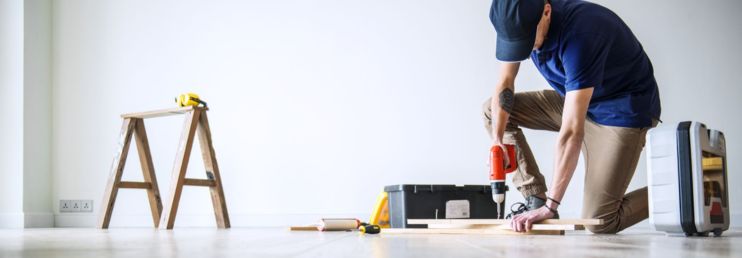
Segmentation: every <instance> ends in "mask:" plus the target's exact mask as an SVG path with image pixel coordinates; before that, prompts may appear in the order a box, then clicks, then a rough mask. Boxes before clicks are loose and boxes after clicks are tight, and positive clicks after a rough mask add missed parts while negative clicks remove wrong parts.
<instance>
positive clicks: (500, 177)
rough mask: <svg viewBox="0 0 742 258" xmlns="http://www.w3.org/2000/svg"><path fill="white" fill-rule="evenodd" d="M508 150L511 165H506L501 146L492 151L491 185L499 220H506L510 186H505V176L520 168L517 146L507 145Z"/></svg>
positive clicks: (496, 146)
mask: <svg viewBox="0 0 742 258" xmlns="http://www.w3.org/2000/svg"><path fill="white" fill-rule="evenodd" d="M505 148H506V149H507V150H508V158H509V161H510V162H508V163H509V164H505V153H503V151H502V148H500V146H498V145H495V146H492V148H491V149H490V185H492V200H494V201H495V203H496V204H497V218H498V219H504V218H505V212H504V211H505V192H506V191H507V190H508V186H507V185H506V184H505V174H507V173H511V172H513V171H515V169H517V168H518V162H517V161H516V160H515V145H511V144H505Z"/></svg>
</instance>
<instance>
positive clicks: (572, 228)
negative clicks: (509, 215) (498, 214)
mask: <svg viewBox="0 0 742 258" xmlns="http://www.w3.org/2000/svg"><path fill="white" fill-rule="evenodd" d="M428 228H434V229H445V228H449V229H455V228H458V229H502V230H510V224H501V225H476V224H470V225H463V224H428ZM584 229H585V226H582V225H560V224H534V225H533V226H532V227H531V230H569V231H575V230H584Z"/></svg>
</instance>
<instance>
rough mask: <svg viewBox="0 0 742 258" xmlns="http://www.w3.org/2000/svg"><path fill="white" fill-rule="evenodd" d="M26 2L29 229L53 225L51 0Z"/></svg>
mask: <svg viewBox="0 0 742 258" xmlns="http://www.w3.org/2000/svg"><path fill="white" fill-rule="evenodd" d="M23 2H24V10H23V11H24V26H23V27H24V49H23V55H24V62H23V85H24V87H23V145H24V148H23V171H24V173H23V197H24V201H23V213H24V217H25V222H24V224H25V226H26V227H51V226H53V225H54V224H53V223H54V214H53V213H52V202H51V198H52V189H51V186H52V184H51V181H52V179H51V176H52V174H51V145H50V144H51V122H52V117H51V102H52V98H51V91H52V89H51V35H52V32H51V27H52V26H51V7H52V3H51V0H26V1H23Z"/></svg>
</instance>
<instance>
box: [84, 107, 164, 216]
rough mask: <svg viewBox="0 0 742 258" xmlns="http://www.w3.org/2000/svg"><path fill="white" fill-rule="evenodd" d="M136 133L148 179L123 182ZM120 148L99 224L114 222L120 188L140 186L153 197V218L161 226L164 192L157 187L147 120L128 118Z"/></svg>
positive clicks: (106, 191) (151, 205) (109, 180)
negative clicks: (161, 193) (148, 138)
mask: <svg viewBox="0 0 742 258" xmlns="http://www.w3.org/2000/svg"><path fill="white" fill-rule="evenodd" d="M132 135H133V136H134V138H135V139H136V145H137V153H139V161H140V164H141V167H142V174H143V176H144V182H122V181H121V176H122V174H123V172H124V166H125V165H126V158H127V156H128V154H129V145H130V144H131V138H132ZM119 146H120V148H119V150H118V152H117V153H116V156H115V157H114V160H113V165H111V174H110V177H109V178H108V184H107V186H106V189H105V193H104V196H103V201H102V205H101V213H100V215H99V221H98V227H99V228H102V229H105V228H108V225H109V224H110V222H111V214H112V213H113V207H114V204H115V203H116V196H117V194H118V190H119V188H136V189H146V190H147V197H148V199H149V204H150V209H151V212H152V220H153V222H154V225H155V227H158V226H159V222H160V214H161V213H162V201H161V198H160V191H159V188H158V186H157V177H156V175H155V169H154V165H153V164H152V154H151V152H150V149H149V141H148V140H147V132H146V130H145V128H144V120H142V119H139V118H126V119H124V123H123V125H122V126H121V133H120V135H119Z"/></svg>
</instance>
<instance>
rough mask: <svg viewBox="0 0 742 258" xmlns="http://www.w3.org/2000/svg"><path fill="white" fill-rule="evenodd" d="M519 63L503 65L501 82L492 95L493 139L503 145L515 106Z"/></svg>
mask: <svg viewBox="0 0 742 258" xmlns="http://www.w3.org/2000/svg"><path fill="white" fill-rule="evenodd" d="M519 67H520V64H519V63H505V64H503V65H502V68H501V73H500V81H499V82H498V83H497V86H495V91H494V92H493V94H492V103H491V106H490V108H491V110H492V114H490V115H491V118H492V139H493V140H494V142H495V143H502V137H503V135H504V134H505V126H506V125H507V123H508V119H509V118H510V114H511V113H512V112H513V106H514V105H515V91H514V90H515V76H516V75H517V74H518V69H519Z"/></svg>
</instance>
